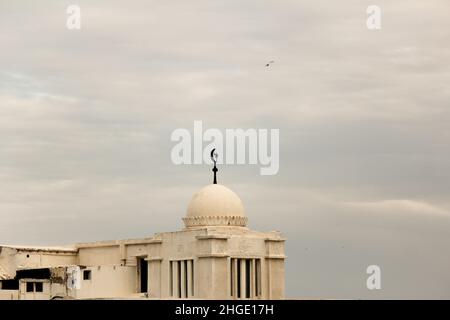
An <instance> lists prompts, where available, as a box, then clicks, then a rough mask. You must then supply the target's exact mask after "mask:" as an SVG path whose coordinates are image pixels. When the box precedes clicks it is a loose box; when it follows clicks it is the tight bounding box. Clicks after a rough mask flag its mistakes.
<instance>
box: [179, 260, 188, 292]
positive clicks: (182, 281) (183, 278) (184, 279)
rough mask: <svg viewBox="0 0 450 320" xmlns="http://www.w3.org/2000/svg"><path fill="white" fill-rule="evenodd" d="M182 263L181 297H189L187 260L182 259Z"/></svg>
mask: <svg viewBox="0 0 450 320" xmlns="http://www.w3.org/2000/svg"><path fill="white" fill-rule="evenodd" d="M180 265H181V298H187V297H186V280H187V279H186V271H187V270H186V262H185V261H180Z"/></svg>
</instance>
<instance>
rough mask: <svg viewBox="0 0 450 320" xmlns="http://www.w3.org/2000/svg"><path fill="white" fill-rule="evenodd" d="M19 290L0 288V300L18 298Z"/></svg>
mask: <svg viewBox="0 0 450 320" xmlns="http://www.w3.org/2000/svg"><path fill="white" fill-rule="evenodd" d="M18 299H19V290H0V300H18Z"/></svg>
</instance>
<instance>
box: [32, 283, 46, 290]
mask: <svg viewBox="0 0 450 320" xmlns="http://www.w3.org/2000/svg"><path fill="white" fill-rule="evenodd" d="M34 289H35V291H36V292H43V291H44V285H43V283H42V282H36V283H35V284H34Z"/></svg>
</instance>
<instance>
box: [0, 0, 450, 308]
mask: <svg viewBox="0 0 450 320" xmlns="http://www.w3.org/2000/svg"><path fill="white" fill-rule="evenodd" d="M71 4H76V5H78V6H80V8H81V29H80V30H68V29H67V28H66V20H67V18H68V14H67V13H66V9H67V7H68V6H69V5H71ZM373 4H375V5H378V6H379V7H380V8H381V22H382V24H381V29H380V30H368V29H367V27H366V19H367V17H368V14H367V13H366V9H367V7H368V6H369V5H373ZM449 6H450V4H449V3H448V0H430V1H420V0H396V1H392V0H391V1H387V0H375V1H365V0H342V1H325V0H315V1H304V0H295V1H294V0H282V1H280V0H248V1H245V2H243V1H238V0H229V1H216V0H208V1H206V0H198V1H197V0H193V1H181V0H173V1H154V0H151V1H133V2H130V1H104V0H99V1H95V2H94V1H87V0H78V1H65V0H64V1H61V0H58V1H56V0H49V1H45V2H43V1H31V0H30V1H25V0H19V1H9V0H1V1H0V243H3V244H35V245H62V244H71V243H76V242H87V241H97V240H107V239H126V238H138V237H146V236H151V235H152V234H153V233H156V232H163V231H174V230H179V229H181V228H182V227H183V225H182V221H181V218H182V217H183V216H184V215H185V213H186V208H187V205H188V203H189V200H190V198H191V197H192V195H193V194H194V193H195V192H196V191H197V190H199V189H200V188H201V187H203V186H204V185H206V184H209V183H211V179H212V176H211V171H210V170H211V166H210V165H208V164H203V165H175V164H173V162H172V161H171V157H170V152H171V149H172V148H173V146H174V145H175V143H174V142H173V141H171V140H170V136H171V133H172V132H173V131H174V130H175V129H178V128H186V129H188V130H190V131H192V130H193V125H194V121H195V120H199V121H202V122H203V126H204V128H205V129H206V128H218V129H220V130H226V129H233V128H244V129H248V128H254V129H274V128H276V129H279V130H280V169H279V172H278V174H276V175H271V176H270V175H269V176H262V175H260V171H259V170H260V168H259V166H255V165H222V166H219V173H218V179H219V183H222V184H224V185H226V186H228V187H229V188H231V189H232V190H234V191H235V192H236V193H237V194H238V195H239V196H240V197H241V199H242V201H243V203H244V206H245V210H246V214H247V216H248V218H249V227H250V228H252V229H256V230H261V231H270V230H279V231H281V232H282V233H283V234H284V235H285V237H286V238H287V242H286V254H287V260H286V296H287V297H290V298H330V299H380V298H384V299H400V298H406V299H436V298H437V299H442V298H446V299H449V298H450V273H449V272H448V270H449V268H450V198H449V195H450V161H449V160H450V148H449V147H450V126H449V122H450V104H449V102H450V41H449V40H450V19H449V18H448V9H449ZM271 60H273V61H274V63H273V64H271V65H270V67H265V64H266V63H267V62H268V61H271ZM369 265H378V266H379V267H380V268H381V286H382V288H381V289H380V290H368V289H367V287H366V279H367V277H368V274H366V268H367V267H368V266H369Z"/></svg>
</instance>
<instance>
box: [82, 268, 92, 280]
mask: <svg viewBox="0 0 450 320" xmlns="http://www.w3.org/2000/svg"><path fill="white" fill-rule="evenodd" d="M91 278H92V271H91V270H83V280H91Z"/></svg>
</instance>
